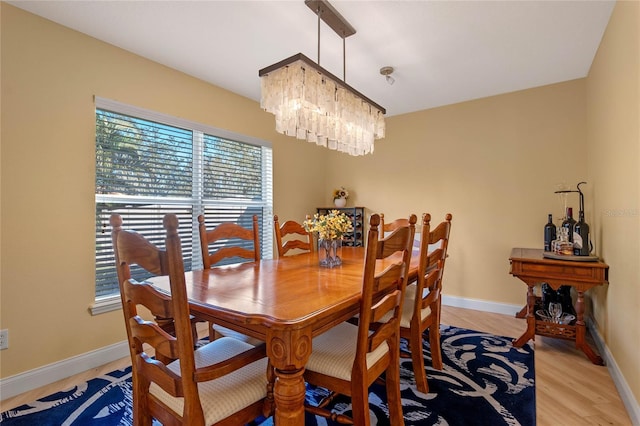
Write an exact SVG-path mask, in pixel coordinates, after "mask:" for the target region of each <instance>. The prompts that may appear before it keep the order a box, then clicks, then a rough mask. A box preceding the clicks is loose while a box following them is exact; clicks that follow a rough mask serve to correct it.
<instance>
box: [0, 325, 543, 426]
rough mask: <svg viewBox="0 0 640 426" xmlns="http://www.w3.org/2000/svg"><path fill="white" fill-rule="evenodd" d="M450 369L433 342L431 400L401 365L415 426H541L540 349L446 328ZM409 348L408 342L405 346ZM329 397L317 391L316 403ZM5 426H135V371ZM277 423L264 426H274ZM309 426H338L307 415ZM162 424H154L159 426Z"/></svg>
mask: <svg viewBox="0 0 640 426" xmlns="http://www.w3.org/2000/svg"><path fill="white" fill-rule="evenodd" d="M441 334H442V358H443V362H444V368H443V370H441V371H438V370H433V369H432V368H431V367H430V365H431V355H430V353H429V344H428V339H425V346H424V356H425V365H427V380H428V382H429V393H428V394H423V393H420V392H418V391H417V390H416V388H415V381H414V378H413V371H412V368H411V360H410V359H408V358H406V359H405V358H403V359H402V361H401V364H402V365H401V375H402V377H401V379H402V384H401V386H402V389H401V390H402V405H403V412H404V418H405V424H406V425H407V426H409V425H420V426H423V425H425V426H427V425H452V426H455V425H471V424H473V425H487V426H488V425H491V426H495V425H511V426H515V425H522V426H534V425H535V424H536V408H535V385H534V377H535V374H534V362H533V345H532V343H528V344H526V345H525V346H524V347H522V348H514V347H513V346H512V345H511V338H509V337H499V336H494V335H491V334H487V333H482V332H477V331H472V330H466V329H461V328H456V327H449V326H442V327H441ZM405 343H406V342H403V344H405ZM324 394H325V391H324V390H323V389H320V388H309V389H308V391H307V399H308V400H309V401H310V402H311V403H314V402H315V401H317V400H318V399H321V398H322V397H323V396H324ZM369 404H370V409H371V412H372V424H375V425H389V420H388V408H387V405H386V395H385V391H384V388H383V386H381V385H375V384H374V385H373V386H372V387H371V389H370V390H369ZM332 409H333V410H334V411H335V412H339V413H345V414H349V413H350V411H351V405H350V400H349V399H348V398H346V397H339V398H336V400H335V401H334V402H333V403H332ZM0 423H1V424H2V425H4V426H17V425H38V426H44V425H51V426H53V425H55V426H58V425H70V426H71V425H76V426H78V425H96V426H98V425H99V426H102V425H109V426H110V425H131V424H132V422H131V369H130V368H127V369H125V370H117V371H113V372H111V373H109V374H107V375H104V376H101V377H98V378H95V379H93V380H90V381H88V382H86V383H82V384H80V385H78V386H76V387H74V388H72V389H69V390H67V391H64V392H58V393H56V394H54V395H51V396H49V397H46V398H42V399H40V400H38V401H35V402H33V403H31V404H27V405H22V406H20V407H17V408H15V409H13V410H9V411H6V412H4V413H1V414H0ZM272 424H273V422H272V420H271V419H267V420H266V421H264V422H263V423H262V425H263V426H268V425H272ZM305 424H306V425H333V424H334V423H333V422H330V421H327V420H326V419H323V418H319V417H315V416H312V415H310V414H308V413H307V418H306V421H305ZM159 425H160V424H159V423H157V422H155V421H154V426H159Z"/></svg>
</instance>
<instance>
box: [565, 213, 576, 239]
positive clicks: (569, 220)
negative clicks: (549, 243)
mask: <svg viewBox="0 0 640 426" xmlns="http://www.w3.org/2000/svg"><path fill="white" fill-rule="evenodd" d="M575 224H576V220H575V219H574V218H573V208H571V207H567V217H566V218H565V220H563V221H562V227H563V228H565V229H566V230H567V234H568V235H569V242H570V243H573V227H574V226H575Z"/></svg>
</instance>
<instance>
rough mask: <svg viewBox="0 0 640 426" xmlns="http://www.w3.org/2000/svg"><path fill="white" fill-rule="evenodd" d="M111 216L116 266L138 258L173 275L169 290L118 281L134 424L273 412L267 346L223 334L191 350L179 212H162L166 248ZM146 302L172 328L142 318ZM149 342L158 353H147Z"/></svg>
mask: <svg viewBox="0 0 640 426" xmlns="http://www.w3.org/2000/svg"><path fill="white" fill-rule="evenodd" d="M110 223H111V226H112V240H113V247H114V254H115V259H116V264H117V266H118V268H119V269H121V270H122V271H123V273H124V274H125V275H126V274H127V273H128V271H129V269H130V267H131V266H132V265H139V266H141V267H143V268H144V269H146V270H147V271H149V272H150V273H152V274H156V275H168V276H169V282H170V286H171V293H170V294H165V293H163V292H160V291H159V290H157V289H155V288H154V287H153V286H152V285H151V284H150V283H148V282H144V281H143V282H138V281H136V280H134V279H131V278H127V279H124V280H121V281H120V294H121V298H122V308H123V312H124V320H125V325H126V330H127V337H128V340H129V350H130V354H131V362H132V380H133V417H134V418H133V422H134V424H136V425H145V426H151V424H152V418H155V419H157V420H158V421H160V422H161V423H162V424H163V425H165V426H167V425H175V426H177V425H198V426H200V425H205V424H206V425H211V424H215V425H238V424H244V423H247V422H249V421H252V420H254V419H256V418H258V417H260V416H263V415H270V414H271V412H272V406H273V404H272V384H271V381H272V380H273V377H274V374H273V372H272V369H271V368H270V364H269V363H268V360H267V358H266V351H265V346H264V345H262V346H259V347H254V346H251V345H249V344H246V343H244V342H240V341H238V340H235V339H232V338H222V339H219V340H216V341H214V342H211V343H209V344H206V345H203V346H201V347H199V348H197V349H194V343H195V342H194V340H193V334H192V331H191V320H190V314H189V304H188V300H187V292H186V286H185V275H184V264H183V258H182V249H181V245H180V237H179V235H178V231H177V229H178V218H177V216H175V215H173V214H169V215H166V216H165V217H164V220H163V225H164V228H165V229H166V238H165V248H164V249H160V248H158V247H157V246H155V245H154V244H152V243H150V242H149V241H148V240H147V239H146V238H144V237H143V236H142V235H140V234H138V233H136V232H135V231H130V230H123V229H122V218H121V217H120V215H117V214H114V215H112V216H111V219H110ZM141 306H142V307H145V308H146V309H148V310H149V311H150V312H151V313H152V314H153V315H155V316H156V317H161V318H166V319H171V320H172V321H173V322H174V325H175V335H171V334H169V333H167V332H166V331H165V330H164V329H163V328H162V327H160V326H159V325H158V324H157V323H156V322H155V321H148V320H145V319H143V318H142V317H140V315H139V314H138V308H139V307H141ZM149 348H153V350H154V353H148V351H150V349H149ZM153 355H155V358H154V357H153Z"/></svg>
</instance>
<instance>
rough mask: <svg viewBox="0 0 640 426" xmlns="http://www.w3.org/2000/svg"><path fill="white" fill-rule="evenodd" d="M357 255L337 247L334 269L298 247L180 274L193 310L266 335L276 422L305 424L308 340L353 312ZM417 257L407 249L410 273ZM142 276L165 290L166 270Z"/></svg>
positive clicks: (360, 251)
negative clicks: (338, 254) (289, 252)
mask: <svg viewBox="0 0 640 426" xmlns="http://www.w3.org/2000/svg"><path fill="white" fill-rule="evenodd" d="M364 257H365V249H364V248H363V247H357V248H355V247H344V248H342V255H341V258H342V265H341V266H338V267H334V268H323V267H320V266H319V265H318V255H317V253H305V254H299V255H295V256H287V257H282V258H279V259H263V260H260V261H259V262H248V263H241V264H234V265H228V266H220V267H215V268H211V269H206V270H194V271H189V272H186V273H185V278H186V285H187V294H188V297H189V303H190V307H191V309H192V311H193V312H194V313H197V315H198V317H200V318H203V319H206V320H208V321H211V322H213V323H215V324H219V325H222V326H224V327H227V328H230V329H232V330H235V331H238V332H241V333H243V334H246V335H249V336H252V337H255V338H258V339H260V340H263V341H265V342H266V348H267V356H268V357H269V359H270V361H271V363H272V365H273V366H274V370H275V375H276V381H275V385H274V392H273V393H274V401H275V414H274V418H275V423H276V424H277V425H279V426H283V425H304V400H305V382H304V378H303V374H304V367H305V364H306V363H307V360H308V359H309V356H310V355H311V351H312V339H313V338H314V337H315V336H317V335H319V334H321V333H323V332H325V331H327V330H329V329H330V328H331V327H334V326H335V325H337V324H339V323H341V322H343V321H346V320H348V319H349V318H351V317H353V316H354V315H356V314H357V313H358V310H359V306H360V294H361V289H362V273H363V267H364ZM398 259H400V257H398ZM418 260H419V256H418V255H417V253H414V254H413V255H412V260H411V265H410V276H409V278H410V280H411V279H412V278H415V277H416V276H417V270H418ZM385 262H386V263H385ZM385 262H382V261H379V262H378V263H379V264H378V265H377V266H376V268H384V267H385V265H388V263H389V261H385ZM148 281H150V282H151V283H153V285H154V286H155V287H157V288H159V289H161V290H163V291H167V292H168V291H169V288H170V286H169V279H168V277H166V276H162V277H154V278H151V279H149V280H148ZM354 344H355V342H354Z"/></svg>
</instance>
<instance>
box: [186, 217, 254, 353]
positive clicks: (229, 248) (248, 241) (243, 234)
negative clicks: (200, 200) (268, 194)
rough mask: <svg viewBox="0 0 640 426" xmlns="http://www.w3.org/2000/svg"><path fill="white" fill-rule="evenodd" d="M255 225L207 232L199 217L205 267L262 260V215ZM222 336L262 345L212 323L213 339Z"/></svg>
mask: <svg viewBox="0 0 640 426" xmlns="http://www.w3.org/2000/svg"><path fill="white" fill-rule="evenodd" d="M251 222H252V228H251V229H247V228H245V227H243V226H241V225H238V224H237V223H233V222H222V223H220V224H218V225H217V226H215V227H214V228H212V229H207V225H206V219H205V216H204V215H199V216H198V230H199V234H200V248H201V253H202V265H203V267H204V268H205V269H207V268H214V267H216V266H217V265H218V263H220V262H223V261H225V260H228V261H245V262H246V261H252V262H257V261H259V260H260V257H261V256H260V227H259V225H258V216H257V215H253V216H252V220H251ZM210 247H213V250H210ZM218 336H229V337H235V338H237V339H239V340H242V341H245V342H247V343H250V344H252V345H258V344H260V343H262V342H261V341H259V340H257V339H255V338H253V337H250V336H246V335H244V334H241V333H238V332H236V331H233V330H230V329H228V328H226V327H222V326H220V325H216V324H213V323H209V339H210V340H215V339H216V338H217V337H218Z"/></svg>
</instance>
